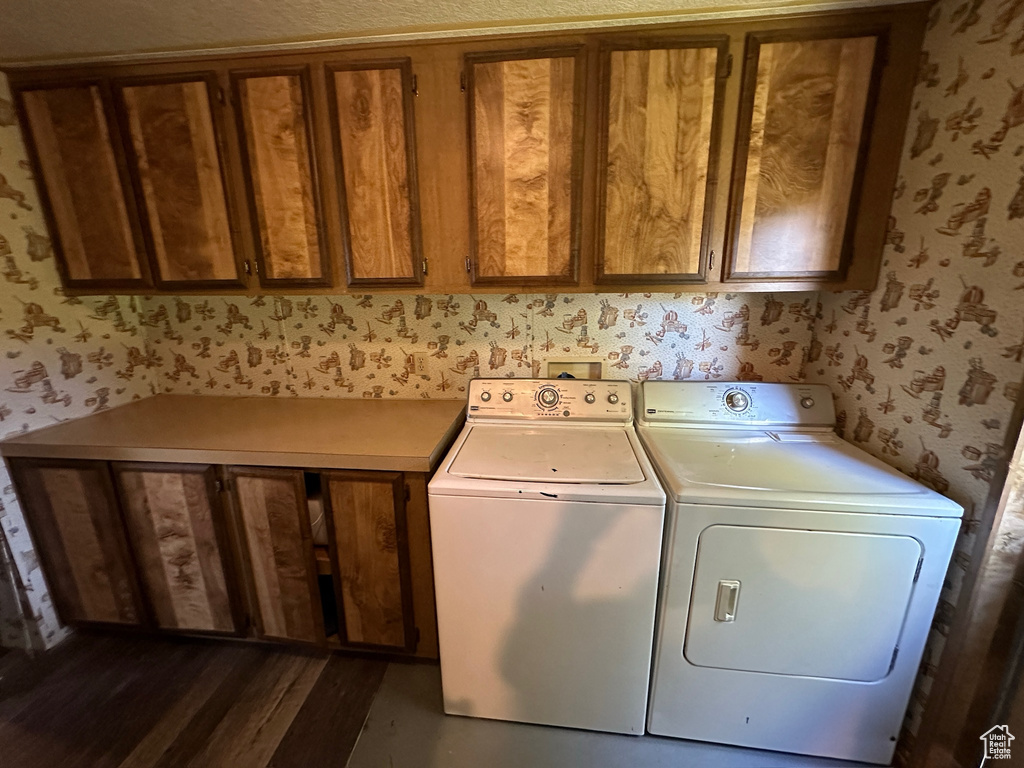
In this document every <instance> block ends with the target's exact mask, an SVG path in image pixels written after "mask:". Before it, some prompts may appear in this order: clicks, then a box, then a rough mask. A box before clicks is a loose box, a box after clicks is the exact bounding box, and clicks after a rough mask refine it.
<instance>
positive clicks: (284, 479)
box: [228, 467, 325, 645]
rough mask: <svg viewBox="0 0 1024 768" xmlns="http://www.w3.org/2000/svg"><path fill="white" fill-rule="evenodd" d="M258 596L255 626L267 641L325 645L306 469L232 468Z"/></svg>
mask: <svg viewBox="0 0 1024 768" xmlns="http://www.w3.org/2000/svg"><path fill="white" fill-rule="evenodd" d="M228 474H229V476H230V478H231V485H232V491H233V495H234V500H235V508H236V510H237V511H238V517H239V521H240V523H241V528H242V531H243V534H244V537H245V546H244V548H243V555H244V557H245V558H246V559H247V560H248V565H249V573H250V576H251V584H252V588H253V592H254V593H255V598H256V608H257V611H258V617H257V622H256V627H257V630H258V631H259V634H260V636H261V637H263V638H266V639H279V640H298V641H301V642H305V643H316V644H320V645H322V644H323V643H324V639H325V638H324V625H323V615H322V612H321V609H320V592H319V588H318V586H317V572H316V560H315V558H314V555H313V537H312V533H311V532H310V527H309V510H308V509H307V507H306V494H305V487H304V483H303V472H302V471H301V470H294V469H262V468H241V467H230V468H229V469H228Z"/></svg>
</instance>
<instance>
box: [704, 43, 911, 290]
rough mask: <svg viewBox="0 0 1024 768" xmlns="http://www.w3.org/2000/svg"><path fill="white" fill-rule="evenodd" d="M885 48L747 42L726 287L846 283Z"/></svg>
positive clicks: (875, 46) (884, 44)
mask: <svg viewBox="0 0 1024 768" xmlns="http://www.w3.org/2000/svg"><path fill="white" fill-rule="evenodd" d="M885 46H886V39H885V34H884V32H881V31H874V32H859V31H858V32H850V33H832V34H830V33H824V32H821V31H816V32H813V33H810V34H808V33H807V32H806V31H804V32H789V33H787V32H772V33H751V34H749V35H748V36H747V53H746V61H745V63H744V71H743V94H742V97H741V103H740V114H739V119H738V126H737V134H736V135H737V147H736V156H735V163H734V169H733V180H732V191H731V194H730V196H731V211H730V223H729V227H728V228H729V235H728V237H727V246H726V263H725V274H724V280H725V281H730V280H766V279H767V280H794V281H799V280H810V281H823V280H828V281H842V280H843V279H845V277H846V274H847V272H848V269H849V266H850V258H851V251H852V245H853V243H852V238H853V232H854V225H855V217H856V212H857V207H858V204H859V201H860V197H861V178H862V175H863V171H864V162H865V159H866V156H867V149H868V139H869V137H870V135H871V123H872V118H873V113H874V105H875V99H876V94H877V91H878V83H879V79H880V77H881V69H882V67H881V63H882V59H883V51H884V49H885ZM890 193H891V190H889V189H886V190H884V191H883V192H882V194H890Z"/></svg>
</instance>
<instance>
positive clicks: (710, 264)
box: [708, 251, 715, 272]
mask: <svg viewBox="0 0 1024 768" xmlns="http://www.w3.org/2000/svg"><path fill="white" fill-rule="evenodd" d="M714 268H715V252H714V251H712V252H711V256H710V258H708V271H709V272H710V271H711V270H712V269H714Z"/></svg>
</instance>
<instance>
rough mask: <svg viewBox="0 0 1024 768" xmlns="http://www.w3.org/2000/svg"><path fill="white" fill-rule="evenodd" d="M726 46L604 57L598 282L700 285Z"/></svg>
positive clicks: (714, 43)
mask: <svg viewBox="0 0 1024 768" xmlns="http://www.w3.org/2000/svg"><path fill="white" fill-rule="evenodd" d="M727 55H728V38H725V37H722V38H715V39H707V38H704V39H700V40H692V41H687V40H678V41H671V42H667V41H662V42H661V43H650V47H649V48H643V49H638V48H630V47H625V46H618V45H611V46H606V47H605V48H604V49H603V50H602V52H601V78H600V80H601V107H600V109H601V113H600V114H601V121H602V123H601V129H600V132H599V141H600V149H599V152H600V155H599V156H600V158H601V162H600V163H599V166H598V168H599V171H598V173H599V181H598V184H599V187H598V188H599V190H600V195H601V199H600V202H599V205H598V221H599V224H598V226H599V239H598V260H597V273H596V280H597V282H601V283H604V282H608V283H630V282H644V283H653V282H671V283H680V282H703V281H704V280H705V275H706V273H707V250H708V243H709V240H710V236H711V224H712V213H713V205H714V198H715V189H716V186H717V178H718V175H717V160H718V142H719V133H720V130H721V129H720V125H719V123H720V121H721V117H720V112H721V105H722V97H723V91H724V81H725V72H726V70H725V61H726V57H727Z"/></svg>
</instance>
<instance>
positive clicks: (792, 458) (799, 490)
mask: <svg viewBox="0 0 1024 768" xmlns="http://www.w3.org/2000/svg"><path fill="white" fill-rule="evenodd" d="M638 432H639V434H640V437H641V440H642V441H643V443H644V446H645V447H646V448H647V449H648V454H649V455H650V457H651V460H652V462H653V463H654V465H655V467H657V468H658V471H659V474H660V475H661V476H662V479H663V481H664V484H665V490H666V493H667V494H668V495H669V497H670V498H673V497H674V498H675V500H676V501H678V502H681V503H691V504H728V505H733V506H755V507H778V508H792V509H830V510H837V511H838V510H849V511H856V512H868V513H871V512H877V513H880V514H906V515H928V516H941V517H960V516H961V515H962V514H963V509H962V508H961V507H960V505H958V504H956V503H955V502H953V501H950V500H949V499H947V498H945V497H944V496H942V495H940V494H938V493H936V492H935V491H932V490H930V489H929V488H926V487H925V486H923V485H921V484H920V483H918V482H917V481H915V480H912V479H911V478H909V477H907V476H906V475H903V474H901V473H900V472H898V471H897V470H895V469H893V468H892V467H890V466H888V465H886V464H884V463H882V462H881V461H879V460H878V459H876V458H874V457H873V456H871V455H869V454H867V453H866V452H864V451H862V450H860V449H858V448H855V447H854V446H852V445H850V444H849V443H847V442H845V441H844V440H841V439H840V438H839V437H837V436H836V435H835V434H834V433H832V432H831V431H827V432H766V431H763V430H758V431H750V432H746V431H735V430H713V429H710V430H704V429H687V428H673V427H653V428H642V429H639V430H638Z"/></svg>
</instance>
